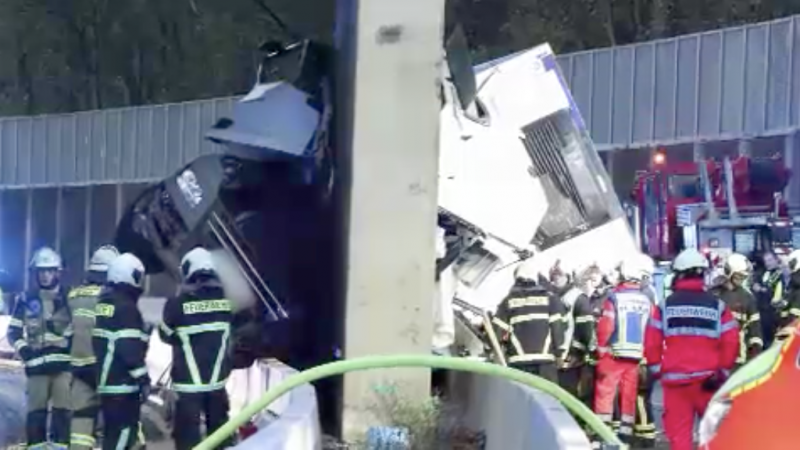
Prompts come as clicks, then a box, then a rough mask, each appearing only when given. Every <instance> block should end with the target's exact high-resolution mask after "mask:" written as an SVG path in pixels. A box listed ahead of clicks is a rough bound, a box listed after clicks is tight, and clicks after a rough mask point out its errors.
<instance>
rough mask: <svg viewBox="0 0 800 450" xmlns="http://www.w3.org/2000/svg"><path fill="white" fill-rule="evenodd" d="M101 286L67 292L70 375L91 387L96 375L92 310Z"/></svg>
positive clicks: (82, 287)
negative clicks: (69, 320) (70, 317)
mask: <svg viewBox="0 0 800 450" xmlns="http://www.w3.org/2000/svg"><path fill="white" fill-rule="evenodd" d="M101 289H102V288H101V286H99V285H96V284H89V285H85V286H79V287H77V288H75V289H73V290H71V291H70V292H69V295H68V297H67V298H68V301H69V308H70V310H71V311H72V328H73V330H74V331H73V336H72V348H71V352H70V354H71V356H72V374H73V376H75V377H76V378H79V379H81V380H83V381H84V382H86V383H88V384H89V385H90V386H93V385H94V383H95V381H96V378H97V374H96V373H95V369H96V362H97V358H95V356H94V347H93V346H92V331H93V330H94V309H95V307H96V306H97V301H98V297H99V296H100V291H101Z"/></svg>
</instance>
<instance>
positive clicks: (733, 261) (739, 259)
mask: <svg viewBox="0 0 800 450" xmlns="http://www.w3.org/2000/svg"><path fill="white" fill-rule="evenodd" d="M723 268H724V269H725V275H726V276H731V275H733V274H741V275H747V274H749V273H750V261H749V260H748V259H747V257H746V256H744V255H742V254H739V253H731V254H730V255H729V256H728V258H726V259H725V264H724V265H723Z"/></svg>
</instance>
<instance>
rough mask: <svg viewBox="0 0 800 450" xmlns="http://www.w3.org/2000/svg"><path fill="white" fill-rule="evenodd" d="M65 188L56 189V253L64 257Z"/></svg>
mask: <svg viewBox="0 0 800 450" xmlns="http://www.w3.org/2000/svg"><path fill="white" fill-rule="evenodd" d="M63 223H64V188H63V187H61V186H59V187H57V188H56V242H55V246H56V252H58V254H59V255H61V256H62V257H63V256H64V254H63V253H62V252H61V238H62V236H63V234H64V231H63V228H64V225H63Z"/></svg>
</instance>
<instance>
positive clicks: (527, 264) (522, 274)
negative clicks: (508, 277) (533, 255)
mask: <svg viewBox="0 0 800 450" xmlns="http://www.w3.org/2000/svg"><path fill="white" fill-rule="evenodd" d="M514 278H516V279H517V280H529V281H538V280H539V268H538V267H536V266H535V265H534V264H533V261H531V260H530V259H529V260H526V261H522V262H521V263H519V265H518V266H517V268H516V269H514Z"/></svg>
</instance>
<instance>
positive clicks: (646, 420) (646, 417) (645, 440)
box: [633, 263, 659, 448]
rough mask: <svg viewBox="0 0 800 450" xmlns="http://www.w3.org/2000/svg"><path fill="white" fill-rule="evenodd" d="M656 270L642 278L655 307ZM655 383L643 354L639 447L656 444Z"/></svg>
mask: <svg viewBox="0 0 800 450" xmlns="http://www.w3.org/2000/svg"><path fill="white" fill-rule="evenodd" d="M653 266H654V270H653V272H652V273H650V274H648V275H646V276H645V277H644V278H643V280H642V292H643V293H644V294H645V295H646V296H647V297H648V299H650V302H651V303H652V304H653V307H654V308H657V307H658V304H659V301H658V294H657V292H656V290H655V288H654V287H653V274H654V273H655V263H653ZM654 387H655V383H654V382H653V380H652V379H651V378H650V377H648V376H647V361H646V360H645V358H644V355H642V359H641V360H640V363H639V392H638V395H637V396H636V422H635V423H634V425H633V438H634V442H635V445H636V447H638V448H653V447H655V445H656V423H655V416H654V415H653V388H654Z"/></svg>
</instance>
